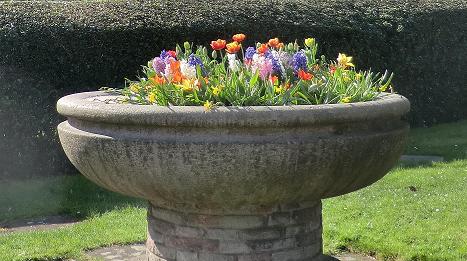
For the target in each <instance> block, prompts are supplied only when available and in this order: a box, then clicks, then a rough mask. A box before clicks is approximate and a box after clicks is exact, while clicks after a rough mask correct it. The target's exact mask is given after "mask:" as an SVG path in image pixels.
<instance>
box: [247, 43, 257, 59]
mask: <svg viewBox="0 0 467 261" xmlns="http://www.w3.org/2000/svg"><path fill="white" fill-rule="evenodd" d="M255 53H256V50H255V48H254V47H251V46H250V47H248V48H246V51H245V59H247V60H251V59H253V55H255Z"/></svg>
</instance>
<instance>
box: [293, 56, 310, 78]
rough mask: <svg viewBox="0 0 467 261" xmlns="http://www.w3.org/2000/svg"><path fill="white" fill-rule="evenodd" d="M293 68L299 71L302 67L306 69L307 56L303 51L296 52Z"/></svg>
mask: <svg viewBox="0 0 467 261" xmlns="http://www.w3.org/2000/svg"><path fill="white" fill-rule="evenodd" d="M292 64H293V70H294V72H295V73H297V72H298V71H299V70H300V69H302V70H304V71H306V70H307V68H306V56H305V53H304V52H303V51H299V52H296V53H295V54H294V55H293V58H292Z"/></svg>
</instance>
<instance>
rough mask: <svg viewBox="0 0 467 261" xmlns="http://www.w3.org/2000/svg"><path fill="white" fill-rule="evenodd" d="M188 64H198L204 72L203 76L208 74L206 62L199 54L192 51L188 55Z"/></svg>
mask: <svg viewBox="0 0 467 261" xmlns="http://www.w3.org/2000/svg"><path fill="white" fill-rule="evenodd" d="M188 64H189V65H190V66H193V67H196V65H199V67H200V68H201V71H202V73H203V76H206V69H205V68H204V64H203V61H202V60H201V58H199V57H198V56H196V55H195V54H193V53H192V54H190V56H188Z"/></svg>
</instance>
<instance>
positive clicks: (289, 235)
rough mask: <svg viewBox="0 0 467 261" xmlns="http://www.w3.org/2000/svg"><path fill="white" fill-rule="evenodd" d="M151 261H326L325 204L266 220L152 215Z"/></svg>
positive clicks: (290, 210)
mask: <svg viewBox="0 0 467 261" xmlns="http://www.w3.org/2000/svg"><path fill="white" fill-rule="evenodd" d="M146 245H147V254H148V261H298V260H300V261H307V260H322V258H323V255H322V226H321V202H320V201H317V202H314V203H313V204H308V205H307V206H306V207H296V208H293V207H281V208H278V210H277V211H276V212H272V213H269V214H264V215H244V216H232V215H229V216H220V215H203V214H190V213H181V212H175V211H172V210H167V209H162V208H158V207H155V206H153V205H150V206H149V210H148V240H147V243H146Z"/></svg>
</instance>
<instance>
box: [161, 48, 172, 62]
mask: <svg viewBox="0 0 467 261" xmlns="http://www.w3.org/2000/svg"><path fill="white" fill-rule="evenodd" d="M159 57H160V58H161V59H162V60H165V59H167V57H170V54H169V52H167V51H166V50H165V49H164V50H162V52H161V55H159Z"/></svg>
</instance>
